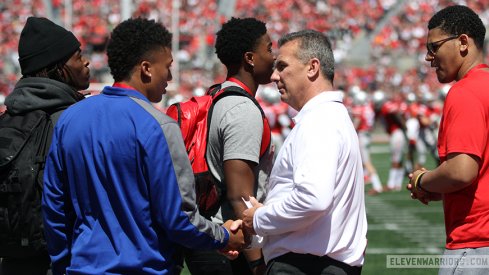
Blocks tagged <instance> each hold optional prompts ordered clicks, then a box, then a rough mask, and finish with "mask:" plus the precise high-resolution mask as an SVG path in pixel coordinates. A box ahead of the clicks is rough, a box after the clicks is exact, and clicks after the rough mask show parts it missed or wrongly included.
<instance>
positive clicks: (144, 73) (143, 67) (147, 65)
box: [139, 60, 152, 81]
mask: <svg viewBox="0 0 489 275" xmlns="http://www.w3.org/2000/svg"><path fill="white" fill-rule="evenodd" d="M139 70H140V73H141V79H142V80H143V81H148V80H150V79H151V71H152V67H151V62H149V61H147V60H143V61H141V63H139Z"/></svg>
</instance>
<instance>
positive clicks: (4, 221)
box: [0, 110, 53, 257]
mask: <svg viewBox="0 0 489 275" xmlns="http://www.w3.org/2000/svg"><path fill="white" fill-rule="evenodd" d="M52 129H53V123H52V121H51V117H50V115H49V114H48V113H46V112H44V111H42V110H35V111H31V112H28V113H25V114H21V115H12V114H9V113H8V112H5V113H4V114H2V115H1V116H0V257H25V256H29V255H35V254H37V253H38V252H42V251H45V250H46V241H45V239H44V231H43V230H44V229H43V221H42V215H41V198H42V189H43V169H44V163H45V159H46V154H47V151H48V149H49V145H50V143H51V135H52Z"/></svg>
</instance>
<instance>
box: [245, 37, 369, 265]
mask: <svg viewBox="0 0 489 275" xmlns="http://www.w3.org/2000/svg"><path fill="white" fill-rule="evenodd" d="M278 43H279V47H280V49H279V55H278V57H277V59H276V67H275V70H274V72H273V74H272V77H271V79H272V81H274V82H275V83H276V84H277V86H278V89H279V91H280V94H281V98H282V100H283V101H285V102H286V103H287V104H289V105H290V106H291V107H293V108H294V109H296V110H297V111H299V113H298V114H297V116H296V117H295V118H294V120H295V123H296V125H295V126H294V128H293V129H292V131H291V132H290V134H289V135H288V136H287V139H286V140H285V142H284V144H283V146H282V148H281V150H280V152H279V153H278V156H277V159H276V161H275V164H274V167H273V170H272V173H271V176H270V183H269V193H268V196H267V199H266V201H265V203H264V205H262V204H260V203H258V202H257V201H256V200H255V199H254V198H251V203H252V205H253V207H252V208H250V209H248V210H246V211H245V212H244V219H243V226H244V229H245V230H248V232H250V233H252V234H258V235H260V236H262V237H264V240H263V253H264V257H265V261H266V262H267V266H268V270H267V274H360V273H361V269H362V266H363V262H364V252H365V249H366V246H367V238H366V235H367V219H366V214H365V197H364V182H363V168H362V160H361V156H360V150H359V144H358V137H357V134H356V132H355V128H354V126H353V123H352V121H351V119H350V117H349V115H348V112H347V109H346V108H345V106H344V105H343V103H342V101H343V93H342V92H340V91H334V89H333V76H334V57H333V52H332V49H331V43H330V42H329V40H328V38H327V37H326V36H324V35H323V34H321V33H319V32H317V31H312V30H305V31H300V32H295V33H290V34H287V35H285V36H284V37H282V38H281V39H280V40H279V42H278Z"/></svg>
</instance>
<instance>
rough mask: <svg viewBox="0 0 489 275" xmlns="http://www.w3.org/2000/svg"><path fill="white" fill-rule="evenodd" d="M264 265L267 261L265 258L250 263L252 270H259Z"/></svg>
mask: <svg viewBox="0 0 489 275" xmlns="http://www.w3.org/2000/svg"><path fill="white" fill-rule="evenodd" d="M264 264H265V259H264V258H263V257H261V258H260V259H257V260H253V261H249V262H248V266H249V267H250V269H254V268H257V267H259V266H260V265H264Z"/></svg>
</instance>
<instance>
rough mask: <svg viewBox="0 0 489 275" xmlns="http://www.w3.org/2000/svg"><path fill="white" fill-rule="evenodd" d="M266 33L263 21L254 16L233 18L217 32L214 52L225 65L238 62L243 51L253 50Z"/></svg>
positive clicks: (241, 58) (241, 57)
mask: <svg viewBox="0 0 489 275" xmlns="http://www.w3.org/2000/svg"><path fill="white" fill-rule="evenodd" d="M266 33H267V27H266V25H265V23H263V22H262V21H260V20H257V19H255V18H234V17H232V18H231V19H230V20H229V21H228V22H226V23H224V24H223V25H222V28H221V30H220V31H218V32H217V34H216V35H217V38H216V54H217V57H218V58H219V60H221V62H222V64H224V65H225V66H226V67H229V66H230V65H236V64H240V63H241V61H242V60H243V56H244V54H245V52H249V51H253V50H255V49H256V47H257V46H258V40H259V39H260V37H262V36H263V35H264V34H266Z"/></svg>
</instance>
